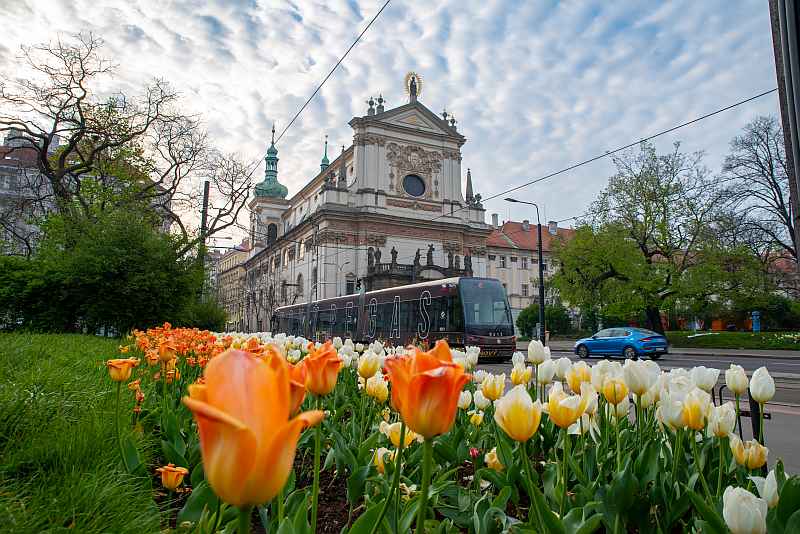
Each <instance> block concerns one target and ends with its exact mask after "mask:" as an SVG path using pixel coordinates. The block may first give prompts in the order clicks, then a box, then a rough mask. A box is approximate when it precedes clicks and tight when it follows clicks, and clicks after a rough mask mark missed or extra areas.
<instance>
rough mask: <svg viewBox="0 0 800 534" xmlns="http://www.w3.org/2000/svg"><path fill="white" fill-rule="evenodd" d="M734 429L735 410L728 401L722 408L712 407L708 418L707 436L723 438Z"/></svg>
mask: <svg viewBox="0 0 800 534" xmlns="http://www.w3.org/2000/svg"><path fill="white" fill-rule="evenodd" d="M735 427H736V409H735V408H734V407H733V403H732V402H730V401H728V402H726V403H725V404H723V405H722V406H714V407H713V408H711V413H710V414H709V416H708V434H709V435H710V436H717V437H718V438H723V437H725V436H727V435H728V434H730V433H731V432H733V429H734V428H735Z"/></svg>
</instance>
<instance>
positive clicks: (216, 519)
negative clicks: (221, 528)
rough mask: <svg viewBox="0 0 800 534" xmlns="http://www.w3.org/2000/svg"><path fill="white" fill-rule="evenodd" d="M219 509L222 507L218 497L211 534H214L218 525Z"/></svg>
mask: <svg viewBox="0 0 800 534" xmlns="http://www.w3.org/2000/svg"><path fill="white" fill-rule="evenodd" d="M221 507H222V500H221V499H220V498H219V497H217V513H215V514H214V524H213V525H212V526H211V534H214V533H215V532H216V531H217V525H219V515H220V508H221Z"/></svg>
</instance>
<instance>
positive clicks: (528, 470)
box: [520, 441, 547, 532]
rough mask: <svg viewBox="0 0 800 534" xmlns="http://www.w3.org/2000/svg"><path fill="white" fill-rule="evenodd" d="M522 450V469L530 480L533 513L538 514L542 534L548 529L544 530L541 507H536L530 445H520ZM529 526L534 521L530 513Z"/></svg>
mask: <svg viewBox="0 0 800 534" xmlns="http://www.w3.org/2000/svg"><path fill="white" fill-rule="evenodd" d="M520 449H521V452H522V468H523V469H524V470H525V478H527V479H528V496H529V497H530V501H531V509H533V513H534V514H536V521H537V523H539V527H540V528H541V532H547V529H545V528H544V521H542V516H541V514H540V513H539V507H538V506H536V497H534V489H533V472H532V471H531V460H530V458H528V444H527V442H524V441H523V442H522V443H520ZM528 524H530V525H532V524H533V521H532V520H531V513H530V511H528Z"/></svg>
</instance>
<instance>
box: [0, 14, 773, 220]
mask: <svg viewBox="0 0 800 534" xmlns="http://www.w3.org/2000/svg"><path fill="white" fill-rule="evenodd" d="M0 3H2V4H3V6H2V7H3V8H2V10H0V25H1V26H2V27H3V29H4V36H3V37H4V38H3V39H2V41H0V69H4V70H9V69H11V70H13V69H14V62H15V61H16V59H15V58H16V56H17V55H18V53H19V47H20V45H24V44H35V43H38V42H43V41H47V40H49V39H53V38H55V37H56V36H57V35H58V33H59V32H61V33H64V34H69V33H74V32H78V31H85V30H91V31H93V32H95V33H96V34H97V35H99V36H101V37H102V38H103V39H104V40H105V42H106V49H105V53H106V54H107V55H108V56H109V57H112V58H113V59H114V60H115V61H116V62H117V63H119V69H118V71H117V73H116V77H115V80H114V82H115V83H116V84H118V87H119V88H121V89H123V90H125V91H134V90H135V88H137V87H141V86H142V85H143V84H144V83H146V82H147V81H148V80H150V79H152V78H153V77H160V78H166V79H167V80H169V81H170V82H171V83H172V84H173V85H174V86H175V87H176V88H177V89H178V90H179V91H180V92H181V93H182V96H183V102H184V105H185V106H186V108H187V109H189V110H192V111H196V112H200V113H202V114H203V116H204V118H205V122H206V124H207V127H208V129H209V131H210V132H211V134H212V135H213V137H214V138H215V141H216V143H217V144H218V145H219V146H221V147H222V148H224V149H226V150H230V151H237V152H239V153H241V154H242V155H244V156H246V157H248V158H257V157H259V156H260V155H262V154H263V153H264V151H265V149H266V146H267V144H268V142H269V131H270V128H271V126H272V123H273V122H275V123H276V124H277V128H278V130H279V131H280V130H281V129H282V127H283V126H284V125H286V124H287V123H288V121H289V120H290V119H291V117H292V116H293V115H294V113H295V112H296V111H297V110H298V109H299V107H300V106H301V105H302V103H303V102H304V101H305V99H306V98H307V97H308V96H309V95H310V94H311V93H312V92H313V90H314V88H315V87H316V85H317V84H318V83H319V82H320V81H321V80H322V79H323V78H324V77H325V75H326V74H327V72H328V70H329V69H330V68H331V67H332V66H333V65H334V64H335V63H336V61H337V59H338V57H339V56H340V55H341V54H342V53H343V52H344V51H345V50H346V49H347V47H348V46H349V45H350V43H351V42H352V41H353V39H354V38H355V37H356V36H357V35H358V33H359V32H360V31H361V30H362V29H363V28H364V26H365V25H366V24H367V22H368V21H369V20H370V19H371V18H372V17H373V15H374V14H375V13H376V12H377V11H378V10H379V9H380V7H381V5H382V4H383V0H375V1H373V0H365V1H359V2H357V1H355V0H349V1H348V0H330V1H322V2H317V1H314V0H292V1H286V2H282V1H278V0H216V1H205V0H196V1H183V2H181V1H177V0H159V1H151V0H140V1H136V0H124V1H123V0H116V1H113V0H0ZM409 70H414V71H416V72H419V73H420V74H422V76H423V77H424V81H425V90H424V94H423V95H422V98H421V101H422V102H423V103H424V104H425V105H427V106H428V107H429V108H430V109H431V110H433V111H434V112H436V113H439V112H441V111H442V109H443V108H444V107H446V108H447V110H448V111H452V113H454V114H455V116H456V118H457V119H458V128H459V130H460V131H461V132H462V133H463V134H464V135H465V136H466V137H467V143H466V144H465V145H464V147H463V157H464V159H463V166H464V168H463V174H464V176H466V168H467V167H471V168H472V174H473V178H474V181H475V186H476V189H477V191H478V192H480V193H482V194H483V196H484V197H487V196H490V195H492V194H494V193H497V192H500V191H501V190H503V189H506V188H508V187H511V186H513V185H516V184H520V183H523V182H526V181H529V180H531V179H533V178H536V177H538V176H542V175H544V174H548V173H550V172H553V171H555V170H558V169H560V168H562V167H565V166H568V165H570V164H571V163H574V162H577V161H580V160H584V159H587V158H589V157H592V156H595V155H597V154H602V153H603V152H605V151H606V150H611V149H613V148H616V147H618V146H620V145H623V144H626V143H628V142H631V141H635V140H637V139H639V138H641V137H645V136H647V135H650V134H652V133H654V132H657V131H659V130H662V129H665V128H668V127H671V126H673V125H675V124H678V123H681V122H684V121H686V120H689V119H691V118H694V117H696V116H699V115H702V114H705V113H708V112H710V111H713V110H715V109H718V108H721V107H724V106H726V105H728V104H731V103H734V102H736V101H738V100H742V99H744V98H747V97H750V96H752V95H755V94H757V93H760V92H763V91H765V90H769V89H772V88H773V87H775V85H776V81H775V66H774V58H773V55H772V38H771V34H770V27H769V13H768V9H767V2H766V1H764V0H738V1H731V0H721V1H710V0H704V1H702V2H697V1H693V0H688V1H671V2H655V1H653V2H631V1H625V2H603V1H599V0H598V1H588V0H587V1H582V0H566V1H564V2H545V1H538V0H537V1H514V2H511V1H499V0H476V1H472V0H469V1H467V0H445V1H440V2H430V1H424V2H423V1H419V0H418V1H411V0H392V2H391V3H390V4H389V7H388V8H387V9H386V10H385V11H384V12H383V14H382V15H381V16H380V17H379V18H378V20H377V21H376V23H375V24H374V25H373V26H372V28H371V29H370V30H369V31H368V32H367V34H366V35H365V37H364V39H363V40H362V41H361V42H360V43H359V44H358V45H357V46H356V47H355V48H354V50H353V51H352V52H351V54H350V55H349V57H348V58H347V59H346V60H345V62H344V63H343V65H342V66H341V67H340V68H339V69H337V71H336V72H335V73H334V75H333V76H332V77H331V78H330V80H329V81H328V83H327V84H326V85H325V86H324V87H323V89H322V91H320V93H319V94H318V95H317V97H316V98H315V100H314V101H313V102H312V104H311V105H309V107H308V108H307V109H306V111H305V112H304V113H303V114H302V115H301V117H300V118H299V119H298V121H297V122H296V123H295V125H294V126H293V127H292V128H291V129H290V130H289V132H288V133H287V134H286V136H285V137H284V138H283V140H282V141H281V143H280V145H279V147H278V148H279V151H280V165H279V176H280V179H281V181H282V182H283V183H285V184H286V185H287V186H288V187H289V192H290V194H291V193H294V192H295V191H297V190H298V189H299V188H300V187H301V186H302V184H304V183H305V182H306V181H307V180H308V179H309V178H311V177H312V176H313V175H314V173H315V172H316V170H317V169H318V165H319V160H320V157H321V152H322V143H323V138H324V135H325V134H326V133H327V134H329V136H330V140H331V143H332V144H333V145H334V146H336V147H338V146H340V145H342V144H345V145H349V144H350V143H351V142H352V130H351V129H350V127H349V126H348V125H347V123H348V121H349V120H350V119H351V118H352V117H353V116H356V115H364V114H365V113H366V104H365V103H364V102H365V101H366V100H367V99H368V98H369V97H370V95H375V96H377V94H378V93H383V95H384V97H385V98H386V99H387V101H388V105H387V107H395V106H398V105H401V104H403V103H405V101H406V97H405V95H404V92H403V87H402V80H403V76H404V74H405V73H406V72H407V71H409ZM777 113H778V108H777V97H776V96H775V94H772V95H769V96H766V97H763V98H761V99H759V100H758V101H755V102H752V103H749V104H746V105H744V106H741V107H738V108H736V109H734V110H732V111H729V112H726V113H724V114H722V115H719V116H716V117H714V118H711V119H708V120H705V121H702V122H701V123H699V124H696V125H693V126H690V127H687V128H685V129H682V130H680V131H678V132H676V133H674V134H671V135H667V136H664V137H662V138H660V140H659V141H658V143H657V145H658V146H659V148H662V149H664V150H667V149H669V148H670V145H671V144H672V143H673V142H675V141H681V142H682V143H683V145H682V146H683V148H684V149H685V150H687V151H696V150H703V151H705V152H706V154H707V156H706V163H707V165H708V166H709V167H710V168H711V169H712V170H713V171H715V172H717V171H718V170H719V166H720V163H721V161H722V158H723V157H724V154H725V153H726V150H727V144H728V142H729V140H730V138H731V137H732V136H733V135H735V134H736V133H737V132H738V130H739V129H740V128H741V127H742V126H743V125H744V124H745V123H746V122H748V121H749V120H750V119H752V118H753V117H754V116H756V115H758V114H777ZM336 151H338V148H337V149H336ZM336 151H334V152H336ZM262 168H263V165H262ZM258 172H259V175H260V174H261V172H262V171H261V170H259V171H258ZM612 172H613V167H612V166H611V164H610V162H609V161H605V160H602V161H600V162H596V163H593V164H590V165H587V166H584V167H582V168H580V169H578V170H575V171H571V172H569V173H566V174H563V175H560V176H558V177H556V178H553V179H551V180H548V181H546V182H543V183H541V184H537V185H534V186H531V187H528V188H525V189H523V190H521V191H519V192H517V193H515V194H516V195H517V197H518V198H521V199H526V200H532V201H537V202H539V203H540V204H541V205H542V206H543V208H544V211H545V213H544V214H543V216H546V218H547V219H564V218H567V217H571V216H574V215H577V214H580V213H582V212H583V211H585V210H586V209H587V207H588V205H589V203H590V202H591V201H592V200H593V199H594V198H595V195H596V194H597V193H598V192H599V191H600V190H601V189H602V188H603V187H604V185H605V183H606V180H607V179H608V177H609V176H610V175H611V174H612ZM486 207H487V219H488V217H489V215H488V214H489V213H492V212H499V213H500V214H501V218H503V219H505V218H514V219H517V220H519V219H523V218H530V214H528V213H526V212H525V211H524V210H522V209H519V208H516V207H513V206H510V205H508V204H507V203H504V202H503V201H502V200H501V199H497V200H494V201H490V202H488V203H487V204H486ZM567 224H568V223H567Z"/></svg>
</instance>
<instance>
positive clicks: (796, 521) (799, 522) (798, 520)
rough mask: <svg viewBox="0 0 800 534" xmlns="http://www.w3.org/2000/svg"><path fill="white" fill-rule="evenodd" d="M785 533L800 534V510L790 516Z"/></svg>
mask: <svg viewBox="0 0 800 534" xmlns="http://www.w3.org/2000/svg"><path fill="white" fill-rule="evenodd" d="M783 531H784V532H800V510H797V511H796V512H795V513H793V514H792V515H790V516H789V520H788V521H787V522H786V528H784V529H783Z"/></svg>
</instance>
